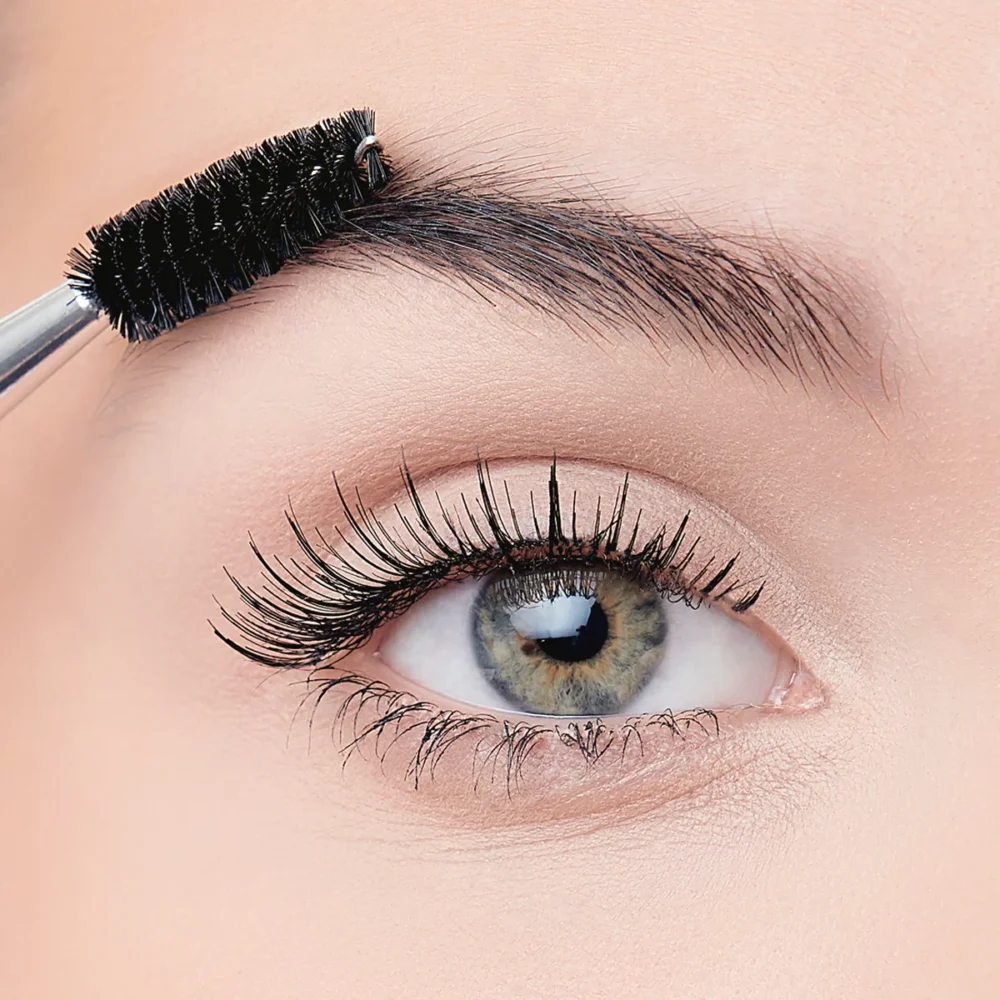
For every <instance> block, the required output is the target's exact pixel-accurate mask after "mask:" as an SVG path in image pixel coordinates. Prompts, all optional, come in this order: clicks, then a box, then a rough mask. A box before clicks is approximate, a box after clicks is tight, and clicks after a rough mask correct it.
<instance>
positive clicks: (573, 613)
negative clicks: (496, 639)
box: [510, 594, 595, 639]
mask: <svg viewBox="0 0 1000 1000" xmlns="http://www.w3.org/2000/svg"><path fill="white" fill-rule="evenodd" d="M594 600H595V598H593V597H584V596H583V594H559V595H558V596H557V597H553V598H551V599H547V600H544V601H533V602H532V603H531V604H526V605H525V606H524V607H523V608H518V609H517V611H514V612H513V613H512V614H511V616H510V623H511V625H513V626H514V630H515V631H516V632H518V633H519V634H520V635H523V636H524V637H525V639H562V638H564V637H565V636H568V635H575V634H576V633H577V632H579V631H580V629H581V628H583V626H584V625H586V624H587V622H588V621H589V620H590V609H591V608H592V607H593V606H594Z"/></svg>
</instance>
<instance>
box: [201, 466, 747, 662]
mask: <svg viewBox="0 0 1000 1000" xmlns="http://www.w3.org/2000/svg"><path fill="white" fill-rule="evenodd" d="M569 464H570V466H573V465H574V464H575V463H572V462H571V463H569ZM547 465H548V474H547V483H548V484H547V488H546V489H544V490H542V491H540V492H546V493H547V494H548V500H549V501H554V503H548V501H547V506H546V507H544V508H542V507H539V508H538V509H537V510H536V505H535V495H534V491H533V490H529V491H528V492H527V493H526V494H524V496H522V498H521V499H522V502H523V501H524V498H525V497H527V498H528V501H529V502H530V508H531V512H530V514H529V515H528V516H527V518H526V519H525V521H524V526H525V528H526V529H527V530H526V531H524V532H523V533H522V530H521V528H520V527H518V526H517V522H516V517H515V515H514V505H513V502H512V501H511V500H510V493H509V491H508V490H507V480H506V479H503V478H499V477H493V476H491V473H490V468H489V466H488V465H487V464H486V463H485V462H484V461H483V460H482V459H477V461H476V466H475V469H476V481H477V484H478V485H477V487H476V488H475V490H474V491H473V492H472V493H470V494H467V493H466V492H465V491H464V490H463V491H461V492H459V493H457V496H456V497H453V504H454V505H453V507H451V506H449V507H447V508H446V506H445V505H444V504H443V503H442V502H441V498H440V495H439V493H438V492H437V490H429V491H427V492H426V493H425V492H423V491H421V490H420V489H418V487H417V486H416V483H415V482H414V479H413V477H412V475H411V474H410V471H409V469H408V468H407V467H406V466H405V465H404V466H403V467H402V468H401V469H400V472H401V475H402V478H403V484H404V488H405V491H406V503H404V504H402V505H401V504H399V503H398V502H397V503H395V504H390V505H389V507H388V508H386V509H388V510H391V511H394V512H395V515H396V518H395V519H394V522H393V524H392V525H391V526H390V527H388V528H387V527H386V522H384V521H383V520H382V518H381V516H380V515H379V514H377V513H376V511H375V509H374V508H372V507H369V506H368V505H367V504H365V503H364V502H363V500H362V498H361V496H360V494H355V495H354V496H352V495H351V494H350V493H349V492H345V491H344V490H343V489H342V488H341V485H340V483H339V482H336V480H335V482H336V495H337V497H338V500H339V504H340V506H341V508H342V512H343V515H344V517H345V519H346V523H345V524H344V526H343V528H340V527H338V528H337V529H335V530H336V534H337V536H339V544H337V543H331V540H330V538H329V536H328V535H327V534H326V533H324V532H322V531H320V530H318V529H316V528H313V529H311V530H309V529H307V528H305V527H304V526H303V525H302V524H301V523H300V522H299V520H298V518H297V517H296V516H295V515H294V513H293V512H292V511H286V513H285V517H286V519H287V521H288V524H289V526H290V528H291V530H292V533H293V535H294V537H295V540H296V543H297V550H298V560H297V559H296V557H293V558H292V559H291V560H289V559H287V558H280V557H269V556H267V555H265V554H264V553H263V552H262V551H261V550H260V549H259V548H257V546H256V544H255V543H254V542H253V540H252V538H251V543H250V544H251V548H252V549H253V552H254V555H255V557H256V560H257V563H258V569H259V570H260V571H261V572H262V574H263V579H264V581H265V585H264V586H263V587H261V586H260V585H259V584H257V585H254V584H251V585H246V584H244V583H242V582H241V581H240V580H238V579H237V578H236V577H235V576H234V575H233V574H231V573H228V571H227V574H228V575H229V579H230V581H231V583H232V584H233V585H234V587H235V588H236V591H237V595H238V597H239V600H240V603H239V604H237V605H236V606H235V610H231V609H229V608H227V607H226V606H225V604H223V605H221V606H220V614H221V616H222V619H223V623H222V624H221V625H220V624H213V629H214V631H215V633H216V635H217V636H218V637H219V638H220V639H222V640H223V641H224V642H225V643H226V644H227V645H229V646H230V647H231V648H233V649H235V650H236V651H237V652H239V653H241V654H242V655H244V656H246V657H248V658H249V659H252V660H256V661H257V662H261V663H264V664H266V665H269V666H272V667H279V668H300V667H308V666H314V665H317V664H320V663H323V662H328V661H329V660H330V658H331V657H333V656H337V657H339V656H342V655H346V653H348V652H350V651H352V650H354V649H357V648H359V647H360V646H362V645H364V644H365V643H367V642H368V641H369V639H370V638H371V636H372V634H373V633H374V632H375V631H376V630H377V629H378V628H379V627H380V626H381V625H382V624H384V623H385V622H386V621H388V620H390V619H391V618H393V617H395V616H396V615H398V614H401V613H403V611H405V610H407V609H408V608H409V607H410V606H411V604H412V603H413V601H414V600H416V599H417V598H419V597H421V596H424V594H426V593H428V592H429V591H430V590H433V589H435V588H436V587H437V586H440V585H443V584H444V583H446V582H449V581H452V580H453V579H454V574H455V573H460V575H461V576H462V577H464V576H468V575H473V576H476V575H480V574H482V573H487V572H492V571H493V570H496V569H499V568H500V567H501V566H503V565H505V562H504V560H508V559H509V560H510V565H516V566H517V567H518V568H520V569H522V570H524V569H527V568H530V567H529V566H528V563H532V564H533V565H534V564H538V565H541V564H542V563H545V564H546V565H549V564H552V563H553V562H560V561H573V560H574V559H586V558H588V556H587V555H586V554H585V551H584V550H582V549H580V546H581V545H582V546H584V548H586V546H588V545H591V544H593V545H596V544H597V543H598V540H600V546H601V547H602V549H603V548H604V547H606V548H607V552H608V554H607V556H603V555H601V556H598V558H599V560H600V562H601V564H606V565H619V566H621V567H625V566H630V567H634V568H635V569H636V571H637V572H640V571H641V572H643V573H646V572H648V573H650V574H652V576H653V578H654V579H657V580H658V581H659V582H660V583H661V584H662V587H663V592H664V593H673V594H674V595H675V599H684V600H685V601H687V600H689V599H690V600H692V601H696V602H697V603H699V604H700V603H703V602H707V603H714V602H716V601H720V602H722V603H724V604H727V605H728V606H730V607H731V608H732V610H733V611H734V612H736V613H742V612H744V611H747V610H749V608H750V607H751V606H753V605H754V604H755V603H756V602H757V600H758V598H759V597H760V596H761V593H762V592H763V590H764V581H765V577H764V575H763V574H756V573H754V574H753V575H750V576H748V577H744V576H741V575H740V571H739V570H738V571H737V573H736V574H734V573H733V572H732V571H733V568H734V564H735V563H736V562H737V561H738V559H739V556H740V554H741V553H740V552H737V554H736V556H735V557H734V556H733V553H732V551H729V552H725V553H722V552H721V551H720V550H718V545H717V542H714V541H711V540H709V541H705V540H704V539H703V536H702V533H701V532H700V531H699V532H697V533H696V532H694V531H692V530H689V519H690V510H687V512H684V511H683V510H682V511H681V513H680V515H679V516H678V520H675V521H673V523H672V524H670V523H668V522H664V523H663V525H662V526H660V525H659V522H658V521H657V522H654V523H652V524H650V523H649V522H650V518H647V523H646V525H645V527H644V528H643V529H642V531H641V532H640V521H641V520H642V517H643V510H642V507H641V504H640V505H639V506H638V508H636V507H635V506H631V507H630V506H629V504H628V502H627V492H628V489H627V488H628V483H629V481H630V480H629V475H630V474H629V473H628V472H623V475H624V479H619V480H618V481H617V482H618V484H619V485H618V488H617V490H616V491H615V493H614V494H611V495H602V493H601V492H599V491H598V492H596V493H595V494H594V497H595V501H596V502H595V503H593V505H592V506H593V513H591V514H588V515H587V516H585V517H583V518H581V521H580V524H579V526H577V525H576V520H575V515H576V511H577V490H576V489H575V488H574V489H573V490H572V493H571V494H569V499H567V496H565V495H564V494H563V493H562V488H561V487H560V485H559V478H558V476H557V472H556V469H557V461H556V460H555V459H554V458H552V459H549V460H548V461H547ZM497 484H500V485H499V486H498V485H497ZM498 497H504V498H505V499H506V502H507V503H508V504H509V505H510V518H509V519H508V518H507V517H506V516H505V514H504V510H503V506H502V505H503V502H504V501H503V500H500V499H498ZM470 498H471V499H470ZM602 504H603V507H602ZM407 505H409V506H407ZM435 505H436V506H435ZM477 507H478V510H477ZM463 512H464V517H463ZM602 514H603V516H602ZM589 518H593V520H592V521H590V520H588V519H589ZM396 520H398V523H395V521H396ZM678 521H679V523H678ZM674 529H676V530H674ZM512 531H513V532H514V534H513V535H512V534H511V532H512ZM313 535H315V539H314V538H313V537H312V536H313ZM515 535H516V536H517V538H515V537H514V536H515ZM525 541H527V543H528V544H529V545H531V544H534V543H535V542H537V543H538V546H539V548H540V549H545V548H546V547H548V550H549V552H548V558H547V559H546V557H545V556H544V555H542V554H540V553H535V554H531V551H530V550H529V551H526V550H525V549H524V546H523V544H522V543H524V542H525ZM554 541H557V542H558V545H559V548H558V550H557V551H553V549H552V544H553V542H554ZM515 549H517V550H518V551H519V552H520V555H514V551H515ZM338 550H339V551H338ZM706 553H707V554H706ZM592 554H593V555H596V554H597V550H596V549H595V550H594V552H593V553H592ZM726 556H729V557H730V558H729V559H728V560H727V559H726ZM706 559H707V562H706V561H705V560H706ZM741 566H742V563H741ZM414 594H415V595H416V596H414ZM372 622H374V624H372ZM231 633H232V634H231Z"/></svg>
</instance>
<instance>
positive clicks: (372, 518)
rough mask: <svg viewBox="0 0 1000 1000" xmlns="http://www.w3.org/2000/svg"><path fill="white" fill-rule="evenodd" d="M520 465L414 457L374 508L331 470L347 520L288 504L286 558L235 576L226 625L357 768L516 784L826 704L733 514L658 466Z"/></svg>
mask: <svg viewBox="0 0 1000 1000" xmlns="http://www.w3.org/2000/svg"><path fill="white" fill-rule="evenodd" d="M508 465H509V463H500V466H501V467H500V468H498V467H497V465H496V464H494V465H491V464H490V463H488V462H486V461H483V460H477V461H476V462H475V464H474V466H472V467H469V468H467V469H465V470H458V471H452V472H451V473H450V474H449V475H448V476H447V477H445V480H444V481H440V482H436V483H432V484H431V485H430V486H429V487H425V486H422V485H421V486H418V485H417V483H416V481H415V479H414V477H413V475H412V474H411V472H410V471H409V470H408V469H407V468H406V467H405V466H404V467H403V468H402V469H401V489H402V495H401V497H400V499H399V500H397V501H396V502H395V503H389V504H386V505H383V506H381V507H378V508H374V507H371V506H368V505H366V503H365V501H364V498H363V497H362V495H361V494H360V492H358V491H356V490H355V491H354V492H353V493H352V492H349V491H348V490H347V489H346V487H345V486H344V485H343V484H342V483H340V482H339V481H337V480H335V482H334V486H333V491H332V492H333V495H334V496H335V498H336V503H337V507H338V508H339V509H338V511H337V514H336V516H335V517H332V518H331V522H332V523H333V524H334V525H335V527H333V528H332V529H327V530H324V529H322V528H320V527H311V528H309V527H306V526H305V525H303V524H302V523H301V522H300V521H299V519H298V518H297V517H296V515H295V513H294V512H293V511H288V512H287V513H286V516H287V520H288V524H289V527H290V529H291V535H292V537H293V539H294V543H295V546H296V548H297V551H296V552H295V553H294V554H293V555H269V554H266V553H264V552H262V551H261V550H260V549H259V548H258V547H257V546H256V545H255V543H253V542H251V544H252V545H253V547H254V553H255V555H256V558H257V562H258V565H259V570H260V575H259V577H258V578H257V579H254V580H241V579H237V578H236V577H235V576H233V575H231V576H230V579H231V582H232V584H233V587H234V593H235V599H234V594H232V593H231V594H230V595H229V599H228V600H225V599H224V600H222V601H221V620H220V621H217V622H216V623H215V629H216V632H217V634H218V636H219V637H220V638H221V639H222V640H223V641H224V642H226V643H227V644H229V645H230V646H231V647H233V648H234V649H236V650H238V651H239V652H240V653H241V654H242V655H244V656H246V657H247V658H249V659H250V660H253V661H256V662H258V663H262V664H264V665H266V666H269V667H272V668H275V669H276V670H277V671H280V672H287V673H288V674H289V675H290V676H291V677H292V679H293V682H294V683H296V684H297V685H301V688H302V690H303V692H304V694H303V699H302V702H301V711H300V713H299V715H301V716H304V717H305V718H307V719H308V720H309V723H310V725H311V726H312V727H313V730H314V731H315V730H316V728H317V725H316V724H317V721H320V720H321V721H322V725H321V726H319V728H320V729H324V730H328V731H329V732H330V733H331V734H332V737H333V743H334V745H335V747H336V748H337V750H338V751H339V752H340V753H341V754H342V756H343V760H344V763H345V764H346V763H347V762H348V761H350V760H351V759H353V758H357V757H360V758H365V759H370V760H375V761H377V762H378V763H379V764H380V766H381V768H382V770H383V771H384V772H385V773H386V774H387V775H391V774H392V771H393V770H394V769H395V771H396V772H397V774H398V775H401V776H402V777H403V778H404V780H405V782H406V783H407V784H409V785H410V786H411V787H413V788H415V789H420V788H422V787H426V786H427V783H428V782H429V781H431V780H432V779H435V778H438V777H440V776H441V775H442V774H443V773H447V775H448V776H449V780H450V777H451V776H452V775H455V774H459V773H462V774H465V775H466V776H467V777H470V778H471V784H472V787H473V788H474V789H476V790H481V789H482V788H484V787H499V788H500V789H501V790H502V791H503V792H504V794H506V795H508V796H512V795H513V794H514V792H515V791H518V790H519V789H521V788H523V787H524V786H525V784H526V783H528V782H530V780H531V777H532V775H533V773H535V772H537V773H539V774H546V775H548V776H549V777H551V773H552V769H553V768H555V769H557V770H558V771H560V773H563V774H565V773H569V770H571V769H572V768H573V767H576V768H579V767H581V766H582V768H583V771H584V772H586V773H592V772H593V771H594V770H595V768H597V767H598V766H600V767H605V766H606V765H609V764H612V765H614V766H615V767H616V768H618V769H619V773H620V769H622V768H628V767H630V766H632V765H645V764H648V762H649V760H650V757H651V756H658V755H670V754H674V755H678V754H682V753H683V754H684V755H685V759H687V757H688V756H689V752H690V751H691V749H692V748H694V747H704V746H706V745H707V744H708V743H710V742H711V741H717V740H718V738H719V737H723V736H725V735H726V733H727V732H732V731H736V730H739V729H743V728H745V727H746V726H748V725H753V723H754V721H755V720H760V719H762V718H763V717H764V716H770V715H774V714H775V713H780V712H784V711H789V710H796V711H801V710H803V709H807V708H815V707H818V706H819V705H821V704H822V701H823V699H822V694H821V688H820V685H819V683H818V681H817V680H816V679H815V678H813V676H812V675H811V673H810V672H809V671H808V670H807V669H806V668H805V667H804V666H803V665H802V663H801V662H800V659H799V657H798V656H796V654H795V653H794V652H793V651H792V650H791V649H790V648H789V647H788V646H787V645H786V644H785V643H784V642H783V641H782V640H781V639H780V638H779V637H778V636H777V635H776V634H775V632H774V631H773V630H772V629H770V628H769V627H768V626H767V624H766V623H765V622H764V621H763V620H762V619H761V618H760V617H758V616H757V615H756V614H755V611H756V609H757V608H758V607H759V605H760V604H761V603H762V598H763V595H764V594H765V593H766V588H767V580H766V579H765V578H764V576H763V574H762V573H760V572H756V571H755V567H754V566H753V564H752V562H751V560H750V558H748V557H746V556H745V555H744V553H743V552H741V551H740V549H739V548H737V547H736V545H737V543H736V541H735V540H734V541H733V543H732V545H733V547H732V548H725V549H720V548H719V547H718V546H719V545H721V544H724V543H723V542H722V541H721V539H722V537H724V536H725V535H726V532H727V531H728V530H729V529H728V528H727V527H726V526H725V525H721V526H720V525H710V524H708V523H707V518H706V517H703V516H702V514H701V513H700V512H699V513H695V512H694V511H692V510H691V509H688V508H685V507H684V506H683V503H682V502H681V500H680V499H678V498H677V497H673V498H670V499H669V500H668V501H663V500H661V498H660V497H659V496H658V490H659V487H658V486H657V484H656V483H655V482H651V481H650V477H645V478H643V477H640V478H639V480H637V479H636V478H635V477H634V476H632V475H630V474H629V473H627V472H623V471H621V470H608V469H597V468H591V467H588V466H587V465H586V464H585V463H580V462H562V461H557V460H555V459H552V460H549V461H548V462H546V463H544V464H543V463H537V462H536V463H516V464H515V465H514V466H512V467H510V468H508ZM661 492H662V491H661ZM696 520H698V521H701V520H704V521H705V522H706V523H705V524H704V525H702V524H699V525H698V527H697V528H696V527H695V524H696ZM722 742H725V741H724V740H723V741H722ZM452 761H458V762H460V766H458V767H451V766H446V764H450V763H451V762H452ZM717 763H718V761H717Z"/></svg>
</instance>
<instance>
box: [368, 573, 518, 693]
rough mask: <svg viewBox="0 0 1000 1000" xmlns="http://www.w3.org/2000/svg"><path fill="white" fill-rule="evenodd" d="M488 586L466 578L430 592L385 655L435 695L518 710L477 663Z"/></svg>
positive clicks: (395, 633)
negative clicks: (476, 614) (476, 629)
mask: <svg viewBox="0 0 1000 1000" xmlns="http://www.w3.org/2000/svg"><path fill="white" fill-rule="evenodd" d="M482 587H483V581H482V580H475V579H472V580H463V581H461V583H453V584H451V585H450V586H448V587H443V588H442V589H441V590H435V591H433V592H432V593H430V594H428V595H427V596H426V597H424V598H422V599H421V600H420V601H418V602H417V603H416V604H415V605H414V606H413V607H412V608H410V610H409V611H407V613H406V614H405V615H403V617H402V618H401V619H400V620H399V621H398V622H397V623H396V627H395V628H394V629H392V631H391V632H390V633H389V635H388V637H387V638H386V640H385V642H383V643H382V646H381V648H380V649H379V653H380V655H381V657H382V659H383V660H385V662H386V663H387V664H388V665H389V666H390V667H392V668H393V669H394V670H396V671H398V672H399V673H401V674H403V675H404V676H406V677H412V678H413V680H415V681H416V682H417V683H418V684H421V685H422V686H423V687H425V688H427V689H428V690H429V691H433V692H435V693H440V694H441V695H443V696H444V697H446V698H451V699H454V700H455V701H463V702H465V703H466V704H467V705H477V706H479V707H484V708H489V709H492V710H494V711H508V712H517V711H518V709H517V708H515V707H514V705H513V704H511V703H510V702H509V701H507V699H506V698H504V697H503V695H501V694H500V693H499V692H498V691H497V690H496V688H494V687H493V685H492V684H490V682H489V681H488V680H486V678H485V677H484V676H483V673H482V671H481V670H480V669H479V666H478V665H477V662H476V650H475V647H474V646H473V635H472V611H473V608H474V607H475V603H476V598H477V597H478V596H479V591H480V590H481V589H482Z"/></svg>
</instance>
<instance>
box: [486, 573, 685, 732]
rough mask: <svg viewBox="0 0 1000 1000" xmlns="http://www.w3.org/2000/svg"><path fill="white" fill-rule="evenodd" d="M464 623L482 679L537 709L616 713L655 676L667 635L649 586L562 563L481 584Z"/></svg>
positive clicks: (544, 712)
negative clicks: (469, 617) (468, 626)
mask: <svg viewBox="0 0 1000 1000" xmlns="http://www.w3.org/2000/svg"><path fill="white" fill-rule="evenodd" d="M472 627H473V638H474V645H475V649H476V656H477V659H478V662H479V667H480V669H481V670H482V671H483V673H484V675H485V676H486V678H487V680H488V681H489V682H490V684H492V685H493V687H494V688H496V689H497V691H499V692H500V693H501V694H502V695H503V696H504V697H505V698H507V699H508V700H509V701H511V702H513V703H514V704H515V705H517V707H518V708H520V709H522V710H523V711H525V712H530V713H533V714H539V715H612V714H616V713H619V712H621V711H623V710H625V709H626V708H627V707H628V705H629V704H630V703H631V702H632V701H633V700H634V699H635V698H636V696H637V695H638V694H639V692H640V691H641V690H642V689H643V688H644V687H645V686H646V684H647V683H648V682H649V680H650V679H651V678H652V676H653V675H654V674H655V672H656V669H657V667H658V666H659V664H660V661H661V660H662V658H663V650H664V643H665V641H666V637H667V620H666V614H665V611H664V605H663V600H662V599H661V597H660V595H659V593H657V591H656V590H655V588H653V587H649V586H643V585H642V584H639V583H636V582H635V581H633V580H630V579H627V578H626V577H624V576H622V575H621V574H619V573H615V572H614V571H613V570H610V569H600V570H591V569H587V570H581V569H579V568H574V567H571V566H568V567H562V568H558V569H555V570H545V571H541V572H538V573H530V574H520V575H518V576H516V577H510V576H506V577H497V578H494V579H492V580H490V581H489V582H487V583H486V585H485V586H484V587H483V589H482V591H481V593H480V595H479V598H478V599H477V601H476V605H475V608H474V611H473V624H472Z"/></svg>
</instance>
